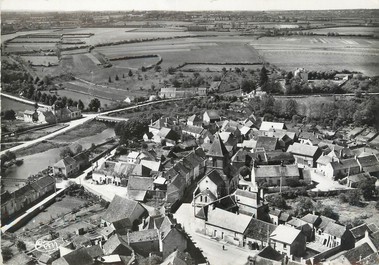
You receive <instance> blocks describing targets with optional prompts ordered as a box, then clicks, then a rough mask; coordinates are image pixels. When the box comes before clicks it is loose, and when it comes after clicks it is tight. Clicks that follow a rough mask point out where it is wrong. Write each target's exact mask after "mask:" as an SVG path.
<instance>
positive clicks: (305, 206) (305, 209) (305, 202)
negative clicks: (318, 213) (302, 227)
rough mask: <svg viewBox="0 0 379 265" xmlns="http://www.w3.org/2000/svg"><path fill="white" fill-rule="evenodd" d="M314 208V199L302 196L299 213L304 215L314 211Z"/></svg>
mask: <svg viewBox="0 0 379 265" xmlns="http://www.w3.org/2000/svg"><path fill="white" fill-rule="evenodd" d="M313 209H314V205H313V201H312V200H311V199H310V198H307V197H301V198H300V201H299V203H298V204H297V211H298V215H300V216H303V215H305V214H307V213H310V212H312V211H313Z"/></svg>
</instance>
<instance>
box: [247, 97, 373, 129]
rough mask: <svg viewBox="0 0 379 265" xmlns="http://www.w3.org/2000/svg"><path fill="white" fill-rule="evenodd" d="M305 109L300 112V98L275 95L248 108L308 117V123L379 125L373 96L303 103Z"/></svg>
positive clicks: (262, 113)
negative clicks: (278, 98) (284, 97)
mask: <svg viewBox="0 0 379 265" xmlns="http://www.w3.org/2000/svg"><path fill="white" fill-rule="evenodd" d="M301 107H302V108H304V109H305V110H304V111H302V113H299V109H300V106H298V103H297V101H296V100H293V99H290V100H285V101H284V100H275V98H274V97H273V96H272V95H266V96H263V97H262V98H254V99H252V100H251V101H250V102H249V105H248V108H249V109H250V110H251V111H252V112H254V113H256V114H257V115H260V116H264V117H265V118H266V119H268V120H274V119H275V118H294V116H295V115H296V116H298V118H301V119H302V118H306V120H305V122H307V123H312V122H315V123H317V124H320V125H322V126H332V127H333V128H338V127H339V126H341V125H347V124H351V123H354V124H355V125H358V126H362V125H370V126H372V125H373V126H377V127H378V126H379V99H378V98H377V97H369V98H363V99H354V100H338V101H333V102H323V101H315V102H310V103H309V104H307V105H304V106H301Z"/></svg>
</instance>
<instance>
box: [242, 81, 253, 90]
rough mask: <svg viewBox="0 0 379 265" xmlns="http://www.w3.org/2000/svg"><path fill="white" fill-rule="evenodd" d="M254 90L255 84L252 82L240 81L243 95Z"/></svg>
mask: <svg viewBox="0 0 379 265" xmlns="http://www.w3.org/2000/svg"><path fill="white" fill-rule="evenodd" d="M254 89H255V82H254V81H253V80H246V79H244V80H242V83H241V90H242V92H244V93H250V92H251V91H252V90H254Z"/></svg>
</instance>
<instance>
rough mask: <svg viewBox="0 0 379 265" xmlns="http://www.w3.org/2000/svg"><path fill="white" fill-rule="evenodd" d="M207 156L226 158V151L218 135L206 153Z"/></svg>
mask: <svg viewBox="0 0 379 265" xmlns="http://www.w3.org/2000/svg"><path fill="white" fill-rule="evenodd" d="M207 155H208V156H216V157H225V156H228V151H227V150H226V147H225V145H224V143H223V142H222V140H221V137H220V135H217V136H216V137H215V139H214V141H213V143H212V145H211V147H210V148H209V150H208V152H207Z"/></svg>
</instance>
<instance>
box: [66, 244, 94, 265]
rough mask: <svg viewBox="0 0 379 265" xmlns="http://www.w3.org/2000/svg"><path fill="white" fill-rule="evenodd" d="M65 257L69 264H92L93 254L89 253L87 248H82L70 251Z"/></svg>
mask: <svg viewBox="0 0 379 265" xmlns="http://www.w3.org/2000/svg"><path fill="white" fill-rule="evenodd" d="M63 259H65V260H66V262H67V263H68V264H69V265H71V264H72V265H77V264H81V265H92V264H93V259H92V257H91V255H90V254H89V253H88V251H87V250H86V248H80V249H77V250H74V251H73V252H70V253H68V254H67V255H64V256H63Z"/></svg>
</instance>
